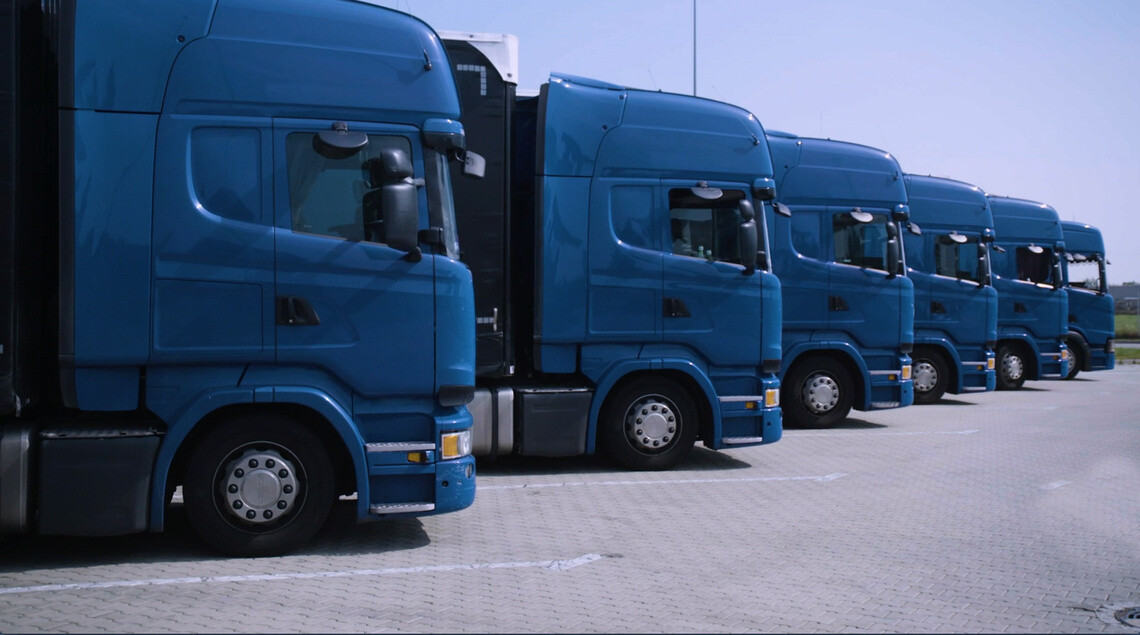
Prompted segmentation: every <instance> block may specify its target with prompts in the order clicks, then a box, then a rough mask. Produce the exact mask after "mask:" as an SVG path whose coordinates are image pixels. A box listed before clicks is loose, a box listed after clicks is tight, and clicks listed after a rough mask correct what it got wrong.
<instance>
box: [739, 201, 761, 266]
mask: <svg viewBox="0 0 1140 635" xmlns="http://www.w3.org/2000/svg"><path fill="white" fill-rule="evenodd" d="M744 202H747V201H744ZM738 231H739V233H740V264H742V265H744V272H743V273H744V275H746V276H750V275H752V274H754V273H756V263H757V261H758V259H759V254H758V253H757V252H758V251H759V250H760V246H759V242H760V241H759V238H758V236H757V233H756V221H755V220H746V221H744V222H742V223H740V228H739V230H738Z"/></svg>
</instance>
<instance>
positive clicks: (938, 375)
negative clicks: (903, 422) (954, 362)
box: [911, 348, 950, 404]
mask: <svg viewBox="0 0 1140 635" xmlns="http://www.w3.org/2000/svg"><path fill="white" fill-rule="evenodd" d="M911 368H912V369H913V370H914V374H913V375H912V376H913V377H914V403H916V404H932V403H936V402H937V401H938V400H939V399H941V398H942V395H945V394H946V389H947V388H948V387H949V385H950V367H949V365H947V364H946V359H945V358H943V357H942V355H941V354H940V353H938V352H936V351H934V350H931V349H928V348H924V349H921V350H919V351H916V352H915V354H914V360H913V361H912V362H911Z"/></svg>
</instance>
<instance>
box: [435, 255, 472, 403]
mask: <svg viewBox="0 0 1140 635" xmlns="http://www.w3.org/2000/svg"><path fill="white" fill-rule="evenodd" d="M433 260H434V262H435V298H436V305H435V312H436V315H435V322H436V329H435V354H436V371H435V372H436V378H435V386H436V388H437V389H438V388H439V387H440V386H474V385H475V295H474V291H473V287H472V283H471V270H470V269H468V268H467V267H465V266H464V265H462V264H460V263H458V262H455V261H454V260H449V259H447V258H444V257H442V256H436V257H434V259H433Z"/></svg>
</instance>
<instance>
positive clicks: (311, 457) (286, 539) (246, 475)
mask: <svg viewBox="0 0 1140 635" xmlns="http://www.w3.org/2000/svg"><path fill="white" fill-rule="evenodd" d="M184 481H185V482H184V484H183V488H182V489H183V498H184V500H185V506H186V515H187V517H188V518H189V520H190V524H191V526H193V528H194V530H195V531H196V532H197V533H198V535H199V536H201V538H202V540H203V541H205V542H206V544H208V545H210V546H211V547H213V548H214V549H217V550H218V551H221V552H222V553H225V554H228V555H231V556H240V557H250V556H273V555H280V554H283V553H286V552H288V551H292V550H293V549H296V548H297V547H299V546H300V545H302V544H304V543H306V542H308V541H309V540H310V539H311V538H312V537H313V536H314V535H315V534H316V533H317V531H318V530H319V529H320V528H321V526H322V525H323V524H324V522H325V519H326V518H328V515H329V509H330V508H331V507H332V502H333V498H334V497H335V493H334V486H333V485H334V478H333V470H332V463H331V461H330V460H329V455H328V452H327V450H326V448H325V445H324V444H323V443H322V442H321V440H320V439H319V438H318V437H317V436H316V435H315V434H313V433H312V432H311V431H309V430H308V429H307V428H305V427H303V426H301V425H300V424H298V423H297V422H295V421H293V420H291V419H287V418H283V417H279V416H274V415H266V414H260V415H250V416H245V417H241V418H238V419H234V420H232V421H228V422H226V423H224V424H222V425H220V426H218V427H217V428H215V429H214V430H212V431H211V432H209V433H208V434H207V435H206V436H205V437H204V438H203V439H202V440H201V442H200V443H199V444H198V446H197V447H196V448H195V449H194V452H193V453H192V454H191V455H190V462H189V464H188V465H187V469H186V477H185V479H184ZM251 513H252V516H253V517H252V518H250V517H249V516H250V514H251Z"/></svg>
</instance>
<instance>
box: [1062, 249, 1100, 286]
mask: <svg viewBox="0 0 1140 635" xmlns="http://www.w3.org/2000/svg"><path fill="white" fill-rule="evenodd" d="M1065 270H1066V276H1065V279H1066V280H1067V281H1068V285H1067V286H1069V287H1071V288H1073V289H1085V290H1087V291H1097V292H1106V291H1107V288H1106V285H1105V280H1104V257H1103V256H1101V255H1100V254H1089V253H1080V252H1071V251H1067V252H1065Z"/></svg>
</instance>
